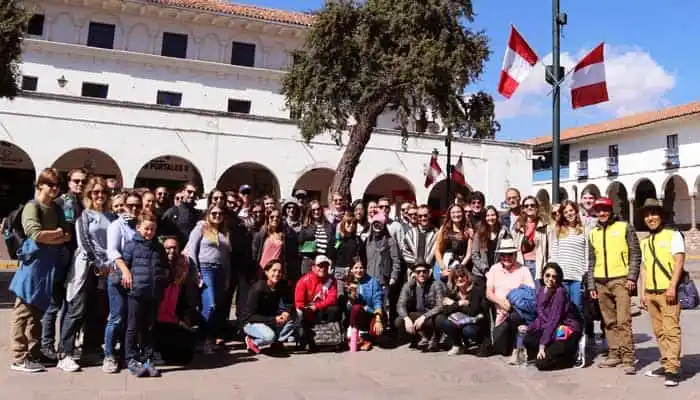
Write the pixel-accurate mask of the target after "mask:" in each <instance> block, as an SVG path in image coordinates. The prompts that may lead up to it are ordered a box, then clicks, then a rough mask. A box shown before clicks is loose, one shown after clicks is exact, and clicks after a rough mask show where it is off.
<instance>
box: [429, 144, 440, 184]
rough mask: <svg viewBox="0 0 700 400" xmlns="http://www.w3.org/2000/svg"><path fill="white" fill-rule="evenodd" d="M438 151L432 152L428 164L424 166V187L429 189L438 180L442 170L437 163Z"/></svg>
mask: <svg viewBox="0 0 700 400" xmlns="http://www.w3.org/2000/svg"><path fill="white" fill-rule="evenodd" d="M437 156H438V151H437V150H433V154H432V155H431V156H430V164H429V165H426V166H425V187H426V188H429V187H430V185H432V184H433V183H435V181H437V180H438V178H439V177H440V175H442V168H440V164H439V163H438V159H437Z"/></svg>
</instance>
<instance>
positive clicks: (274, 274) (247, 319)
mask: <svg viewBox="0 0 700 400" xmlns="http://www.w3.org/2000/svg"><path fill="white" fill-rule="evenodd" d="M263 272H264V273H265V279H261V280H259V281H258V282H256V283H255V284H254V285H253V287H252V288H251V289H250V292H248V304H247V307H246V308H245V311H244V313H243V315H242V317H243V318H242V320H243V321H244V325H243V332H245V334H246V337H245V344H246V347H247V348H248V351H249V352H251V353H254V354H258V353H260V348H261V347H263V346H268V345H269V346H270V349H271V350H272V351H274V352H280V351H284V342H286V341H287V340H288V339H289V338H291V337H292V336H293V335H294V334H295V333H296V331H297V324H296V318H295V317H296V315H294V314H292V290H291V288H290V287H289V285H288V284H287V281H286V280H285V279H284V273H283V272H282V262H281V261H280V260H278V259H273V260H270V261H268V262H267V263H266V264H265V265H264V266H263Z"/></svg>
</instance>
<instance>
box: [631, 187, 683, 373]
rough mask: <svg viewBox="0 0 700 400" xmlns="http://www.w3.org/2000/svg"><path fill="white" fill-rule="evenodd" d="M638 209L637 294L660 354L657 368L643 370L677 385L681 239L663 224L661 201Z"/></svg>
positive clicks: (681, 236)
mask: <svg viewBox="0 0 700 400" xmlns="http://www.w3.org/2000/svg"><path fill="white" fill-rule="evenodd" d="M641 211H642V213H643V215H644V223H645V224H646V226H647V228H649V236H647V237H646V238H644V239H643V240H642V243H641V249H642V265H643V266H644V267H643V268H642V273H641V279H640V283H639V285H640V286H641V287H642V289H643V290H642V291H640V293H639V295H640V296H639V297H640V303H641V306H642V308H644V309H646V310H647V312H648V313H649V317H650V318H651V326H652V328H653V330H654V336H656V340H657V342H658V343H659V352H660V353H661V367H660V368H657V369H655V370H653V371H647V373H646V375H647V376H663V377H664V378H665V381H664V384H665V385H666V386H677V385H678V381H679V372H680V367H681V325H680V315H681V306H680V304H679V303H678V293H677V291H676V290H677V288H678V284H679V282H680V281H681V279H682V277H683V272H684V270H683V267H684V264H685V241H684V239H683V235H682V234H681V233H680V232H678V231H676V230H674V229H671V228H668V227H666V226H665V225H664V220H663V214H664V209H663V206H662V204H661V202H659V201H658V200H656V199H652V198H649V199H646V200H645V201H644V206H643V207H642V210H641Z"/></svg>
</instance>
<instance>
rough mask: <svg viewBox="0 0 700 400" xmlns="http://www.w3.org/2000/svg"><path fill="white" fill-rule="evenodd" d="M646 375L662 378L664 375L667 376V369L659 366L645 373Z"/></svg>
mask: <svg viewBox="0 0 700 400" xmlns="http://www.w3.org/2000/svg"><path fill="white" fill-rule="evenodd" d="M644 376H648V377H650V378H660V377H662V376H664V377H665V376H666V370H665V369H664V367H659V368H657V369H652V370H649V371H647V372H645V373H644Z"/></svg>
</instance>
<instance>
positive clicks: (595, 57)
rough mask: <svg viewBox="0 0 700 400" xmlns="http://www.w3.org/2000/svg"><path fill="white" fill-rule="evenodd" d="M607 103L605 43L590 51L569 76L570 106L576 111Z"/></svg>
mask: <svg viewBox="0 0 700 400" xmlns="http://www.w3.org/2000/svg"><path fill="white" fill-rule="evenodd" d="M606 101H608V86H607V84H606V82H605V43H601V44H599V45H598V46H597V47H596V48H595V49H593V50H591V52H590V53H588V54H587V55H586V56H585V57H583V58H582V59H581V61H579V62H578V64H576V66H575V67H574V72H573V74H572V75H571V106H572V107H573V108H574V109H576V108H580V107H586V106H591V105H593V104H598V103H604V102H606Z"/></svg>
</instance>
